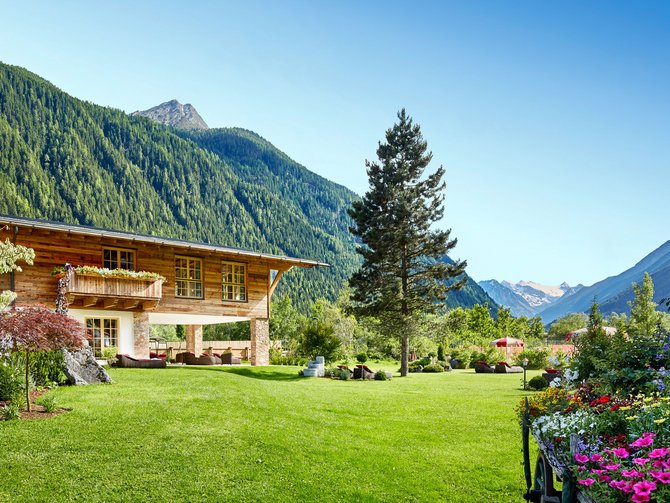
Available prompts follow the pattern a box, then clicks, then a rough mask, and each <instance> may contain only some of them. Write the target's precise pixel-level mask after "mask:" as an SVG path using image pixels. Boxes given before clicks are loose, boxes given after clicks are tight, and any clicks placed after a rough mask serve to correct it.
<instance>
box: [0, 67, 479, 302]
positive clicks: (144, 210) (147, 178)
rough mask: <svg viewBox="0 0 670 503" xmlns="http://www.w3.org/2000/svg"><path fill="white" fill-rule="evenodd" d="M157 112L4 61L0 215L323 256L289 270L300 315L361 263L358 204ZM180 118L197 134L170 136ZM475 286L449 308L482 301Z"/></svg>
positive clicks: (167, 110)
mask: <svg viewBox="0 0 670 503" xmlns="http://www.w3.org/2000/svg"><path fill="white" fill-rule="evenodd" d="M157 109H158V110H157ZM151 110H154V111H156V114H155V117H151V118H149V117H145V116H143V115H142V114H143V113H135V114H132V115H127V114H125V113H124V112H122V111H120V110H115V109H111V108H106V107H102V106H98V105H95V104H92V103H89V102H83V101H81V100H78V99H76V98H73V97H71V96H69V95H68V94H66V93H64V92H62V91H61V90H59V89H58V88H56V87H55V86H53V85H52V84H50V83H49V82H47V81H46V80H44V79H42V78H41V77H39V76H37V75H35V74H33V73H30V72H28V71H27V70H25V69H22V68H19V67H15V66H10V65H5V64H2V63H0V214H7V215H17V216H23V217H32V218H42V219H48V220H54V221H58V222H69V223H75V224H83V225H91V226H96V227H103V228H110V229H118V230H124V231H130V232H139V233H145V234H153V235H157V236H164V237H173V238H180V239H187V240H193V241H201V242H206V243H215V244H222V245H227V246H238V247H240V248H245V249H250V250H257V251H262V252H266V253H276V254H285V255H290V256H295V257H304V258H310V259H317V260H320V261H323V262H327V263H329V264H331V265H332V267H330V268H316V269H313V270H309V271H300V270H293V271H291V272H290V273H288V274H286V275H284V277H283V279H282V281H281V282H280V286H279V289H278V292H290V293H291V297H292V299H293V301H294V304H295V305H296V306H298V307H300V308H301V309H305V308H306V307H307V306H308V305H309V303H310V302H312V301H313V300H315V299H317V298H319V297H324V298H327V299H331V300H333V299H335V298H336V296H337V294H338V292H339V290H340V289H341V287H342V285H343V284H344V283H345V281H346V280H347V279H348V278H349V276H350V275H351V274H352V272H353V271H354V270H356V269H357V268H358V265H359V263H360V257H359V255H358V254H357V253H356V252H355V248H356V243H355V241H354V239H353V237H352V236H351V234H350V233H349V226H350V224H351V222H350V219H349V216H348V215H347V209H348V208H349V207H350V206H351V203H352V202H353V201H354V200H355V199H357V197H358V196H357V195H356V194H355V193H354V192H352V191H350V190H349V189H347V188H346V187H343V186H341V185H338V184H336V183H333V182H331V181H329V180H327V179H325V178H323V177H321V176H319V175H316V174H315V173H313V172H311V171H309V170H308V169H306V168H305V167H304V166H301V165H300V164H298V163H296V162H295V161H293V160H292V159H291V158H290V157H289V156H287V155H286V154H285V153H283V152H281V151H280V150H279V149H277V148H276V147H274V146H273V145H272V144H271V143H270V142H268V141H267V140H265V139H263V138H262V137H261V136H259V135H257V134H256V133H253V132H252V131H248V130H244V129H239V128H224V129H203V128H207V125H206V124H205V123H204V121H202V119H201V118H200V115H199V114H198V113H197V111H196V110H195V109H194V108H193V107H192V106H190V105H183V106H182V105H181V104H179V102H177V101H175V100H173V101H172V102H167V103H164V104H162V105H159V106H158V107H154V109H150V110H149V111H147V112H146V113H147V114H148V113H149V112H151ZM173 112H174V113H173ZM180 117H181V118H183V119H184V120H186V119H187V118H190V119H193V120H194V123H197V124H200V128H199V129H175V128H174V127H172V126H173V125H174V126H176V127H183V126H180V120H181V119H180ZM197 119H199V121H198V120H197ZM155 121H161V124H157V123H156V122H155ZM162 122H167V123H168V124H170V125H164V124H163V123H162ZM475 286H476V285H475ZM475 286H473V285H472V283H470V282H469V286H467V287H466V288H465V289H464V290H462V291H461V292H457V293H453V294H452V295H450V297H449V301H448V304H449V305H465V306H472V305H474V304H475V303H477V302H480V300H482V299H483V298H484V297H485V294H483V292H480V291H477V290H478V287H477V288H475ZM482 294H483V295H482Z"/></svg>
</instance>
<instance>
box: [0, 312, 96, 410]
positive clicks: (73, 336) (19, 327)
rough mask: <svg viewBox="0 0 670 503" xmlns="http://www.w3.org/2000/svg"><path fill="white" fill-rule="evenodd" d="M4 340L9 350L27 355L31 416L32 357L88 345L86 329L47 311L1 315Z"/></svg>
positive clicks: (66, 317) (58, 314) (28, 396)
mask: <svg viewBox="0 0 670 503" xmlns="http://www.w3.org/2000/svg"><path fill="white" fill-rule="evenodd" d="M0 339H5V342H6V343H7V346H8V347H9V350H10V351H12V352H22V353H25V355H26V404H27V407H28V412H30V353H33V352H36V351H51V350H54V349H79V348H81V347H82V346H83V345H84V342H85V341H86V332H85V330H84V325H83V324H82V323H81V322H79V321H77V320H75V319H74V318H70V317H69V316H67V315H65V314H61V313H55V312H53V311H51V310H50V309H47V308H46V307H40V306H30V307H13V308H12V309H10V310H8V311H4V312H2V313H0Z"/></svg>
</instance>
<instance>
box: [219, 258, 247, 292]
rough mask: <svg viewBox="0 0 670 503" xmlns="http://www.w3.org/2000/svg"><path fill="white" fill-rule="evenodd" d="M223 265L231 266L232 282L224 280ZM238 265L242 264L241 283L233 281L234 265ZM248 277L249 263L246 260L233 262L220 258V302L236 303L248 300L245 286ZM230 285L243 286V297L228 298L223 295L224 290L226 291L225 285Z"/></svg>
mask: <svg viewBox="0 0 670 503" xmlns="http://www.w3.org/2000/svg"><path fill="white" fill-rule="evenodd" d="M225 265H230V266H233V270H232V274H233V282H227V281H224V277H223V275H224V272H223V266H225ZM239 266H244V281H243V282H242V283H238V282H236V281H234V275H235V267H239ZM248 277H249V264H247V263H246V262H233V261H230V260H222V261H221V301H222V302H237V303H245V302H249V287H248V286H247V283H248V280H247V279H248ZM228 286H232V287H233V289H235V287H237V288H239V287H243V288H244V299H228V298H226V297H225V292H226V287H228Z"/></svg>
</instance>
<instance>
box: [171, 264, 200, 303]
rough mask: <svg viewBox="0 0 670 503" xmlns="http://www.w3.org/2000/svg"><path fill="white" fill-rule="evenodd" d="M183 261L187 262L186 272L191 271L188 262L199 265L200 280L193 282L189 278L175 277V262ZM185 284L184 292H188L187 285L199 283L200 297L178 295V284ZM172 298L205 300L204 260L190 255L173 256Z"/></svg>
mask: <svg viewBox="0 0 670 503" xmlns="http://www.w3.org/2000/svg"><path fill="white" fill-rule="evenodd" d="M179 259H183V260H186V261H187V265H186V270H187V272H189V271H190V270H191V268H190V266H189V264H188V261H190V260H195V261H197V262H199V263H200V279H199V280H195V279H189V278H180V277H178V276H177V260H179ZM181 281H183V282H185V283H186V291H187V292H188V290H189V288H188V284H190V283H194V284H197V283H200V296H192V295H179V286H178V283H179V282H181ZM174 296H175V298H177V299H196V300H203V299H204V298H205V263H204V260H203V259H202V258H201V257H193V256H191V255H175V256H174Z"/></svg>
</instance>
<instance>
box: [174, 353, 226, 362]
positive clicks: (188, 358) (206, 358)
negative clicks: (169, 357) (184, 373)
mask: <svg viewBox="0 0 670 503" xmlns="http://www.w3.org/2000/svg"><path fill="white" fill-rule="evenodd" d="M180 354H181V355H182V361H183V362H184V363H185V364H186V365H217V364H221V359H220V358H217V357H216V356H210V355H201V356H195V355H194V354H193V353H180ZM177 356H179V355H177Z"/></svg>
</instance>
